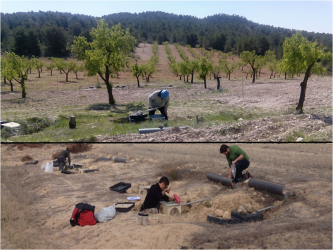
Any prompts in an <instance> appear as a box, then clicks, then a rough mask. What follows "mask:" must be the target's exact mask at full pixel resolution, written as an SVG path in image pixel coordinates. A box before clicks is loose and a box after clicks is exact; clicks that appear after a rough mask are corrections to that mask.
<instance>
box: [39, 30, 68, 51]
mask: <svg viewBox="0 0 333 250" xmlns="http://www.w3.org/2000/svg"><path fill="white" fill-rule="evenodd" d="M44 40H45V42H44V43H45V56H55V57H66V56H68V55H69V51H68V50H67V33H66V32H65V30H64V28H62V27H55V26H52V27H48V28H46V31H45V38H44Z"/></svg>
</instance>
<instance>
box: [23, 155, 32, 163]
mask: <svg viewBox="0 0 333 250" xmlns="http://www.w3.org/2000/svg"><path fill="white" fill-rule="evenodd" d="M32 160H33V158H32V157H31V156H30V155H25V156H23V157H22V159H21V161H22V162H25V161H32Z"/></svg>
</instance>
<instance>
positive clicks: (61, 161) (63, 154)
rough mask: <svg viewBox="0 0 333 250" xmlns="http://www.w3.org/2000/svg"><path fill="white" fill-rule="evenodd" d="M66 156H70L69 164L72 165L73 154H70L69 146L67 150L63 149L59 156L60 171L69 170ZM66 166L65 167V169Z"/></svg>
mask: <svg viewBox="0 0 333 250" xmlns="http://www.w3.org/2000/svg"><path fill="white" fill-rule="evenodd" d="M66 158H68V164H69V165H71V156H70V149H69V147H67V148H66V150H62V151H61V152H60V153H59V155H58V158H57V161H58V163H59V171H62V170H67V169H66V167H65V165H66ZM64 167H65V169H64Z"/></svg>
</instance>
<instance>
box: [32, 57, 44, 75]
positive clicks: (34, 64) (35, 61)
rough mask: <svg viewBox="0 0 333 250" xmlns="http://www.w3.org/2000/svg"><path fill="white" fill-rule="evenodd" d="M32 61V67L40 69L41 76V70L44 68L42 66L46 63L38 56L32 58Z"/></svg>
mask: <svg viewBox="0 0 333 250" xmlns="http://www.w3.org/2000/svg"><path fill="white" fill-rule="evenodd" d="M30 61H31V64H32V67H33V68H34V69H37V70H38V77H39V78H40V72H41V70H42V67H43V66H44V63H43V62H41V61H39V60H38V58H36V57H34V58H32V59H31V60H30Z"/></svg>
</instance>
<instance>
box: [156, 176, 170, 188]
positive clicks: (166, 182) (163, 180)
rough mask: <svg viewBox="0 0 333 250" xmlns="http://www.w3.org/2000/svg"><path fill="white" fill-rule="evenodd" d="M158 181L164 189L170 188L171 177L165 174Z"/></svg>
mask: <svg viewBox="0 0 333 250" xmlns="http://www.w3.org/2000/svg"><path fill="white" fill-rule="evenodd" d="M158 183H159V185H160V188H161V189H162V190H164V189H166V188H168V186H169V179H168V177H166V176H163V177H162V178H161V179H160V181H159V182H158Z"/></svg>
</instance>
